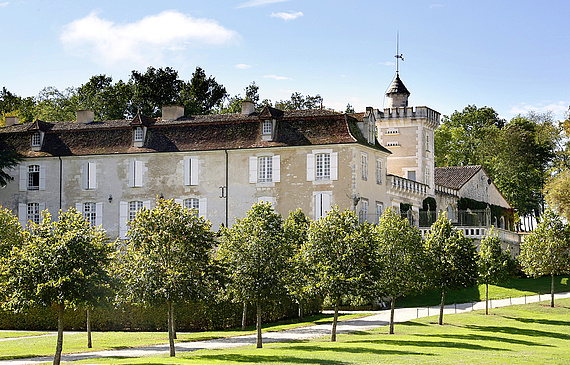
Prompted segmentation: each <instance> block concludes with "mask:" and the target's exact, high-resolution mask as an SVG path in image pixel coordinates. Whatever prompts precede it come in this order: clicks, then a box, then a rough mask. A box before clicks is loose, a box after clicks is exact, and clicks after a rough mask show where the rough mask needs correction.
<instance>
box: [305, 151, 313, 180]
mask: <svg viewBox="0 0 570 365" xmlns="http://www.w3.org/2000/svg"><path fill="white" fill-rule="evenodd" d="M307 181H315V155H314V154H312V153H308V154H307Z"/></svg>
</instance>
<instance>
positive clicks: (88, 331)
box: [86, 307, 93, 349]
mask: <svg viewBox="0 0 570 365" xmlns="http://www.w3.org/2000/svg"><path fill="white" fill-rule="evenodd" d="M90 314H91V310H90V309H89V307H87V310H86V315H87V318H86V322H87V348H89V349H90V348H93V344H92V342H91V316H90Z"/></svg>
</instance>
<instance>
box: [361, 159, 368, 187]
mask: <svg viewBox="0 0 570 365" xmlns="http://www.w3.org/2000/svg"><path fill="white" fill-rule="evenodd" d="M360 177H361V178H362V180H364V181H367V180H368V153H366V152H362V153H361V154H360Z"/></svg>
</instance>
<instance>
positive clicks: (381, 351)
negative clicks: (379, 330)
mask: <svg viewBox="0 0 570 365" xmlns="http://www.w3.org/2000/svg"><path fill="white" fill-rule="evenodd" d="M360 342H366V341H346V342H345V343H347V346H342V347H341V346H338V347H329V346H318V345H311V346H287V350H295V351H309V352H317V351H321V352H323V351H328V352H339V353H342V352H346V353H353V354H365V353H371V354H375V355H406V356H408V355H423V356H426V355H428V356H433V354H429V353H423V352H414V351H401V350H390V349H386V348H368V347H361V346H360V347H356V346H354V345H353V344H354V343H360ZM379 343H383V342H381V341H379ZM348 344H350V345H348Z"/></svg>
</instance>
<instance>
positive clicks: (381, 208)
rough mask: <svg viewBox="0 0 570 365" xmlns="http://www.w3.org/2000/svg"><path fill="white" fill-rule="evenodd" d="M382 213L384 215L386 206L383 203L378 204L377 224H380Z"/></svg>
mask: <svg viewBox="0 0 570 365" xmlns="http://www.w3.org/2000/svg"><path fill="white" fill-rule="evenodd" d="M382 213H384V204H382V202H376V223H380V217H382Z"/></svg>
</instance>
